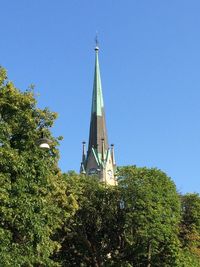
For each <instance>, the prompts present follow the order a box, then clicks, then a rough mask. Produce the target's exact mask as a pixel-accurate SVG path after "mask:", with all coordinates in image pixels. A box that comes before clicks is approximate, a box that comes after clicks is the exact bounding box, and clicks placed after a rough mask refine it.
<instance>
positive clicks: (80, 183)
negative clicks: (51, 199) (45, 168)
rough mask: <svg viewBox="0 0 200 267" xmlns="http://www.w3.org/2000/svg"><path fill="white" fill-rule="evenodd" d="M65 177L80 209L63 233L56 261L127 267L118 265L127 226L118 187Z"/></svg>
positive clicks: (88, 178)
mask: <svg viewBox="0 0 200 267" xmlns="http://www.w3.org/2000/svg"><path fill="white" fill-rule="evenodd" d="M65 178H66V180H67V181H68V186H69V188H68V190H67V192H68V193H71V194H73V193H75V195H74V196H75V198H76V200H77V203H78V209H77V211H76V213H75V214H74V216H72V217H70V218H69V219H68V220H66V223H65V226H64V227H63V229H62V230H61V231H60V235H59V237H60V240H61V245H62V248H61V250H60V251H59V252H58V253H57V255H56V259H59V260H60V262H61V263H62V266H94V267H98V266H125V265H123V263H122V264H120V265H117V264H118V263H119V261H118V260H117V259H118V258H117V255H118V249H119V247H120V246H121V242H122V239H121V236H122V233H123V227H124V216H123V214H122V211H121V210H120V207H119V202H120V192H119V190H118V187H110V186H106V185H105V184H103V183H99V181H98V180H97V178H96V177H93V176H92V177H91V176H90V177H87V176H79V175H77V174H73V173H72V174H66V175H65ZM56 239H58V236H57V237H56Z"/></svg>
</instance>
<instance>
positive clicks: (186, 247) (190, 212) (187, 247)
mask: <svg viewBox="0 0 200 267" xmlns="http://www.w3.org/2000/svg"><path fill="white" fill-rule="evenodd" d="M180 197H181V204H182V205H181V207H182V220H181V224H180V240H181V243H182V247H183V251H184V257H185V260H186V259H187V260H190V261H194V262H198V264H196V265H195V263H193V265H192V266H200V263H199V262H200V196H199V194H195V193H193V194H186V195H181V196H180Z"/></svg>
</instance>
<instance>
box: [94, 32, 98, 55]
mask: <svg viewBox="0 0 200 267" xmlns="http://www.w3.org/2000/svg"><path fill="white" fill-rule="evenodd" d="M94 50H95V51H96V52H98V51H99V41H98V35H97V33H96V37H95V49H94Z"/></svg>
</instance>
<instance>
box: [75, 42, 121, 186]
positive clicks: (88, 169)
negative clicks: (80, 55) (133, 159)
mask: <svg viewBox="0 0 200 267" xmlns="http://www.w3.org/2000/svg"><path fill="white" fill-rule="evenodd" d="M98 54H99V47H98V43H97V42H96V47H95V71H94V84H93V94H92V109H91V119H90V131H89V142H88V150H87V153H86V143H85V142H83V151H82V162H81V168H80V172H81V173H84V174H86V175H97V176H98V177H99V181H100V182H104V183H106V184H109V185H116V178H115V171H116V163H115V156H114V145H113V144H112V145H111V147H109V144H108V136H107V130H106V120H105V112H104V102H103V93H102V86H101V76H100V68H99V58H98Z"/></svg>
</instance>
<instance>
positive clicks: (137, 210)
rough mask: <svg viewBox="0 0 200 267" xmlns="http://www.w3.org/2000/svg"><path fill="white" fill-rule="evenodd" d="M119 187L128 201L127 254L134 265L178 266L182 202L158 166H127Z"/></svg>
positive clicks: (171, 183) (122, 172)
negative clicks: (150, 167) (148, 167)
mask: <svg viewBox="0 0 200 267" xmlns="http://www.w3.org/2000/svg"><path fill="white" fill-rule="evenodd" d="M119 176H120V177H122V179H121V182H120V183H119V186H120V187H121V190H122V195H123V201H124V203H125V208H124V209H125V211H124V212H125V213H126V224H125V240H126V245H125V254H126V257H127V259H128V260H129V262H130V263H131V264H133V266H147V265H148V264H149V266H150V264H152V265H153V266H178V255H179V241H178V238H177V233H178V223H179V221H180V201H179V197H178V194H177V192H176V187H175V185H174V183H173V182H172V181H171V179H170V178H168V177H167V176H166V174H165V173H163V172H161V171H160V170H157V169H147V168H137V167H135V166H129V167H124V168H122V169H120V170H119Z"/></svg>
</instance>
